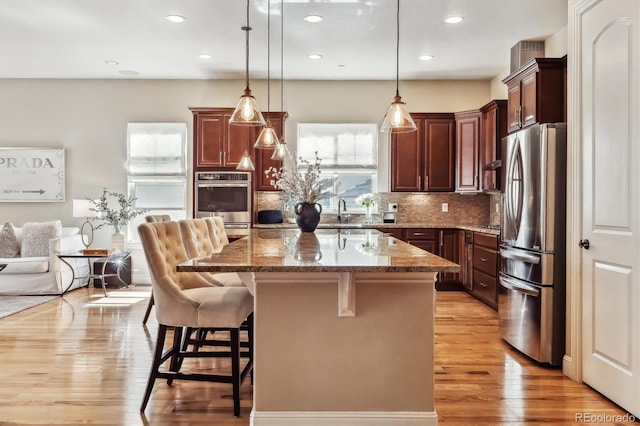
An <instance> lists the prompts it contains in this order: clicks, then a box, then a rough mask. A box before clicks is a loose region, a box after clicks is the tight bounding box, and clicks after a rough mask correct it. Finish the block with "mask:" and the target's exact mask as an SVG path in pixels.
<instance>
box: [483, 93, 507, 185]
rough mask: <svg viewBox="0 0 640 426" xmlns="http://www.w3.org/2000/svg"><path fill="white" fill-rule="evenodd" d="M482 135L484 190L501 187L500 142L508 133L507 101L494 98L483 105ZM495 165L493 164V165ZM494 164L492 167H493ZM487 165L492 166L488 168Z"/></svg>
mask: <svg viewBox="0 0 640 426" xmlns="http://www.w3.org/2000/svg"><path fill="white" fill-rule="evenodd" d="M481 132H482V136H481V137H480V175H481V176H482V179H481V181H482V182H481V188H482V190H497V189H500V174H501V170H502V169H501V168H500V167H497V166H495V162H496V161H498V160H500V144H501V141H502V138H503V137H505V136H506V134H507V102H506V101H504V100H494V101H491V102H490V103H488V104H487V105H485V106H484V107H482V126H481ZM492 165H493V166H492ZM491 166H492V167H491ZM485 167H491V168H489V169H486V168H485Z"/></svg>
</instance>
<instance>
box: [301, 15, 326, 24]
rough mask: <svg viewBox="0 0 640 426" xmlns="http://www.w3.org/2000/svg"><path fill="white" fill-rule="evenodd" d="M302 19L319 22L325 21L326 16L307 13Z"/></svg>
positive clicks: (314, 22)
mask: <svg viewBox="0 0 640 426" xmlns="http://www.w3.org/2000/svg"><path fill="white" fill-rule="evenodd" d="M302 19H304V20H305V21H307V22H309V23H312V24H317V23H318V22H322V21H324V18H323V17H322V16H320V15H307V16H305V17H304V18H302Z"/></svg>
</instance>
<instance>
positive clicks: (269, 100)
mask: <svg viewBox="0 0 640 426" xmlns="http://www.w3.org/2000/svg"><path fill="white" fill-rule="evenodd" d="M270 105H271V0H267V114H269V113H270V112H271V107H270ZM267 121H269V117H267Z"/></svg>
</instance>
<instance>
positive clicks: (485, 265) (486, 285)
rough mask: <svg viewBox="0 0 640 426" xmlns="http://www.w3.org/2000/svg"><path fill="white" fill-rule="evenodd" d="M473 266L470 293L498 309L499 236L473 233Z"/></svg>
mask: <svg viewBox="0 0 640 426" xmlns="http://www.w3.org/2000/svg"><path fill="white" fill-rule="evenodd" d="M472 262H473V268H472V278H471V279H472V285H471V289H469V288H468V287H467V286H466V285H465V288H467V289H468V290H470V293H471V294H472V295H474V296H475V297H477V298H478V299H480V300H481V301H483V302H484V303H486V304H487V305H489V306H491V307H492V308H493V309H498V285H497V276H498V236H496V235H490V234H485V233H482V232H474V233H473V261H472Z"/></svg>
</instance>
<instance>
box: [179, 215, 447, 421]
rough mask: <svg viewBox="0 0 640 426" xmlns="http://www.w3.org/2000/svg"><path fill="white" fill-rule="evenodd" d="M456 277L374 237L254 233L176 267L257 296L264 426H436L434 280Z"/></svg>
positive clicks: (433, 259)
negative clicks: (231, 281)
mask: <svg viewBox="0 0 640 426" xmlns="http://www.w3.org/2000/svg"><path fill="white" fill-rule="evenodd" d="M458 270H459V266H458V265H456V264H455V263H452V262H449V261H447V260H445V259H442V258H440V257H438V256H435V255H433V254H431V253H428V252H426V251H424V250H421V249H419V248H417V247H414V246H412V245H410V244H406V243H404V242H402V241H399V240H397V239H395V238H393V237H390V236H388V235H385V234H383V233H380V232H378V231H376V230H372V229H368V230H355V229H348V230H338V229H331V230H316V232H315V233H300V232H299V231H298V230H294V229H257V228H253V229H251V230H250V232H249V236H248V237H245V238H242V239H240V240H237V241H234V242H233V243H231V244H229V245H228V246H226V247H225V248H224V249H223V251H222V252H220V253H217V254H215V255H213V256H212V257H210V258H205V259H193V260H190V261H188V262H186V263H183V264H181V265H179V266H178V271H184V272H188V271H191V272H193V271H200V272H203V271H206V272H238V273H240V275H241V277H242V278H243V280H244V281H245V283H246V284H247V286H248V287H249V289H250V290H251V291H252V293H253V294H254V297H255V309H254V320H255V330H254V332H255V335H254V342H255V352H254V399H253V410H252V412H251V424H252V425H257V426H262V425H279V426H283V425H350V426H352V425H371V424H376V425H398V424H403V425H435V424H437V415H436V411H435V407H434V403H433V401H434V395H433V382H434V376H433V374H434V365H433V359H434V358H433V322H434V307H435V291H434V282H435V278H436V274H437V273H438V272H457V271H458Z"/></svg>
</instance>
